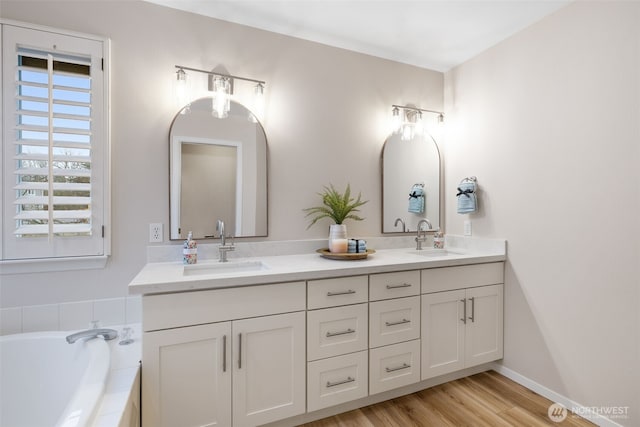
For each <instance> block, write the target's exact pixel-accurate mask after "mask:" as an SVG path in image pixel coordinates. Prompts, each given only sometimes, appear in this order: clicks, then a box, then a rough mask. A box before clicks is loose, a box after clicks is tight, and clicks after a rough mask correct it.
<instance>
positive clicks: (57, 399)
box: [0, 332, 139, 427]
mask: <svg viewBox="0 0 640 427" xmlns="http://www.w3.org/2000/svg"><path fill="white" fill-rule="evenodd" d="M70 333H71V332H33V333H25V334H17V335H7V336H3V337H0V426H3V427H4V426H6V427H41V426H42V427H44V426H46V427H54V426H55V427H92V426H94V425H98V424H99V425H100V426H102V425H108V423H106V422H105V418H112V419H113V420H114V421H113V423H112V425H113V427H120V426H125V425H126V426H128V425H131V423H129V422H126V421H123V420H122V418H123V416H122V414H120V416H117V415H118V414H115V415H114V414H106V415H108V416H107V417H105V414H104V412H105V410H106V408H105V406H110V407H111V409H113V408H114V396H116V395H117V394H121V395H122V394H126V395H127V396H128V397H129V398H130V397H131V396H135V394H136V393H134V392H133V390H124V391H125V392H128V393H122V392H123V390H122V388H123V387H122V385H123V383H127V384H129V385H130V386H131V385H132V384H133V383H134V382H133V381H123V379H122V377H123V373H126V372H128V371H126V370H123V369H122V368H123V367H124V365H133V366H135V373H134V371H131V372H130V375H136V376H137V366H136V364H135V361H133V360H130V359H131V356H132V355H131V354H128V353H131V352H133V353H135V352H136V348H135V347H137V349H139V344H138V345H137V346H131V347H133V348H128V349H126V350H122V349H119V348H118V347H122V348H124V347H130V346H118V344H117V341H118V339H117V338H116V339H115V340H112V341H109V342H105V341H104V340H103V339H102V338H96V339H90V340H82V339H81V340H78V341H76V342H75V343H74V344H68V343H67V341H66V340H65V337H66V336H67V335H69V334H70ZM138 341H139V340H138ZM123 351H124V354H123ZM114 352H115V354H114ZM127 352H128V353H127ZM134 358H135V356H134ZM127 359H129V360H127ZM138 360H139V358H138ZM114 362H115V365H120V366H115V368H118V369H115V370H114V366H113V365H114ZM114 373H115V374H116V375H114ZM114 376H115V377H119V378H117V381H115V380H114V378H113V377H114ZM125 376H126V375H125ZM125 388H126V386H125ZM114 392H115V393H114ZM105 393H107V394H109V393H111V395H110V396H109V399H106V398H105ZM105 400H107V401H108V402H107V403H108V405H103V403H105ZM115 400H117V399H115ZM125 400H126V399H125ZM115 406H118V405H115ZM121 406H122V408H121V409H120V411H124V409H125V407H126V406H127V405H121ZM136 406H137V405H136ZM133 409H134V410H135V409H137V408H133ZM128 417H130V419H133V418H134V417H131V415H130V414H129V415H128ZM135 424H137V423H135ZM135 424H134V425H135Z"/></svg>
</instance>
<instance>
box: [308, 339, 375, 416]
mask: <svg viewBox="0 0 640 427" xmlns="http://www.w3.org/2000/svg"><path fill="white" fill-rule="evenodd" d="M368 365H369V364H368V352H367V351H361V352H358V353H351V354H345V355H344V356H337V357H331V358H329V359H322V360H317V361H315V362H309V363H308V365H307V412H311V411H317V410H318V409H322V408H327V407H329V406H334V405H338V404H340V403H344V402H348V401H350V400H355V399H360V398H362V397H366V396H367V393H368V379H369V378H368Z"/></svg>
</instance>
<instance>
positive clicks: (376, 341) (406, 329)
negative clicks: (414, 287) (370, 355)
mask: <svg viewBox="0 0 640 427" xmlns="http://www.w3.org/2000/svg"><path fill="white" fill-rule="evenodd" d="M417 338H420V296H415V297H408V298H397V299H392V300H387V301H377V302H372V303H369V346H370V347H372V348H373V347H380V346H383V345H389V344H395V343H399V342H402V341H409V340H414V339H417Z"/></svg>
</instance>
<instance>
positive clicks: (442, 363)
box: [421, 289, 465, 380]
mask: <svg viewBox="0 0 640 427" xmlns="http://www.w3.org/2000/svg"><path fill="white" fill-rule="evenodd" d="M464 307H465V291H464V289H461V290H457V291H449V292H437V293H433V294H426V295H422V320H421V325H422V351H421V353H422V379H423V380H425V379H427V378H432V377H436V376H438V375H442V374H446V373H449V372H453V371H457V370H459V369H462V368H464V338H465V335H464V333H465V328H464V326H465V325H464V322H463V320H462V319H463V316H464Z"/></svg>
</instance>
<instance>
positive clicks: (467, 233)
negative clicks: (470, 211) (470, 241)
mask: <svg viewBox="0 0 640 427" xmlns="http://www.w3.org/2000/svg"><path fill="white" fill-rule="evenodd" d="M464 235H465V236H471V220H469V219H468V220H466V221H465V222H464Z"/></svg>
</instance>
